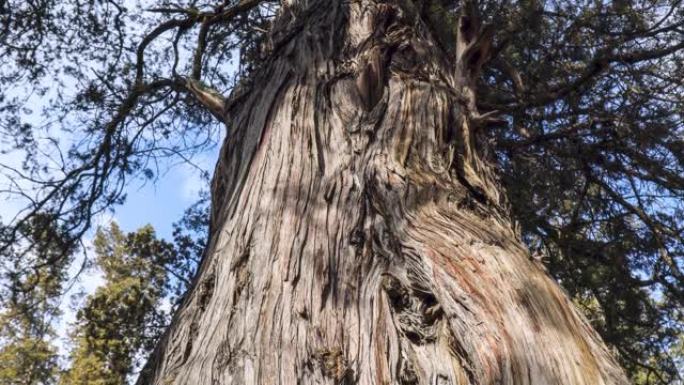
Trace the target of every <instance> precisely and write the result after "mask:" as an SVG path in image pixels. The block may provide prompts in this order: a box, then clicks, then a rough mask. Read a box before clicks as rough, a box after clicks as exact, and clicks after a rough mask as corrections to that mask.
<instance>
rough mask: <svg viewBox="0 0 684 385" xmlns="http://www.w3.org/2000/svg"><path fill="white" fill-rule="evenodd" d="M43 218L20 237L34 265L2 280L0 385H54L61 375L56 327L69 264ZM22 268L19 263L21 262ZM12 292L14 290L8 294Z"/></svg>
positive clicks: (23, 227)
mask: <svg viewBox="0 0 684 385" xmlns="http://www.w3.org/2000/svg"><path fill="white" fill-rule="evenodd" d="M48 220H49V219H48V218H44V217H41V216H37V217H35V218H33V220H32V221H31V222H30V224H25V225H24V226H22V228H21V229H20V231H21V232H22V234H23V235H24V236H25V238H26V239H27V240H29V241H30V244H31V246H30V255H31V257H32V259H31V262H32V264H31V265H25V266H15V267H16V268H17V270H14V271H18V270H20V271H22V270H23V273H22V274H7V275H3V276H2V280H3V281H4V282H10V283H11V284H9V285H6V286H4V289H3V290H2V291H1V293H2V297H3V298H4V300H5V301H4V304H3V305H4V306H3V308H2V310H1V311H0V383H1V384H3V385H52V384H55V383H56V380H57V378H58V377H57V375H58V371H59V363H58V359H59V357H58V352H57V347H56V346H55V345H54V344H53V342H52V341H53V340H54V337H55V330H54V325H53V323H54V322H55V321H56V319H57V317H58V316H59V315H60V309H59V305H60V303H59V294H60V293H61V290H62V287H63V285H64V282H65V280H66V278H67V274H66V268H67V267H68V263H69V260H68V259H64V258H61V252H62V251H63V250H64V248H65V247H68V246H66V245H65V244H64V243H63V242H64V240H63V239H61V238H60V237H59V234H58V233H59V232H58V231H55V229H52V228H50V226H46V224H45V223H44V222H42V221H48ZM18 262H19V261H18ZM7 288H9V289H7Z"/></svg>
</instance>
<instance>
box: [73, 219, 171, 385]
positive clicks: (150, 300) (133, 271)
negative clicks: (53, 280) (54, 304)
mask: <svg viewBox="0 0 684 385" xmlns="http://www.w3.org/2000/svg"><path fill="white" fill-rule="evenodd" d="M94 249H95V256H96V259H95V264H96V265H97V267H98V268H99V269H100V270H101V271H102V273H103V275H104V283H103V284H102V286H100V287H99V288H97V290H96V291H95V293H93V294H91V295H89V296H88V297H87V299H86V301H85V305H84V306H83V307H82V308H81V309H79V311H78V313H77V321H76V328H75V330H74V331H73V337H72V338H73V344H74V348H73V351H72V353H71V357H70V360H71V363H70V368H69V370H68V371H67V372H66V373H65V374H64V375H63V377H62V379H61V381H60V384H62V385H77V384H79V385H80V384H82V385H86V384H97V385H123V384H126V383H127V379H128V377H129V375H131V374H132V373H133V369H134V364H135V362H136V359H137V358H138V357H139V356H140V355H141V354H145V353H146V352H149V351H150V350H151V348H152V347H153V346H154V343H155V342H156V341H157V339H158V338H159V336H160V334H161V333H162V331H163V329H164V327H165V326H166V325H167V322H168V317H169V314H168V309H167V310H165V309H164V307H163V306H162V305H163V300H164V297H165V294H166V293H165V289H166V287H167V281H168V277H167V275H166V271H165V270H164V267H165V266H166V264H167V263H168V260H170V259H171V256H172V254H173V253H174V250H173V246H172V245H170V244H168V243H166V242H163V241H160V240H157V239H156V236H155V233H154V230H153V229H152V227H150V226H146V227H143V228H141V229H139V230H138V231H136V232H133V233H129V234H124V233H123V232H122V231H121V229H120V228H119V226H118V225H117V224H116V223H112V224H111V225H110V227H109V228H107V229H99V230H98V231H97V234H96V236H95V240H94Z"/></svg>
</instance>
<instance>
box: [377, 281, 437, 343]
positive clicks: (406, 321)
mask: <svg viewBox="0 0 684 385" xmlns="http://www.w3.org/2000/svg"><path fill="white" fill-rule="evenodd" d="M382 288H383V290H384V291H385V293H386V294H387V298H388V299H389V301H390V307H391V309H392V312H393V313H394V317H395V321H396V323H397V325H398V326H399V330H400V331H401V332H402V334H403V335H404V336H405V337H406V338H407V339H408V340H409V341H411V342H412V343H413V344H415V345H423V344H426V343H429V342H433V341H435V340H436V339H437V338H438V336H439V335H438V334H439V327H438V326H439V324H440V323H439V321H440V320H441V319H442V316H443V315H444V311H443V310H442V306H441V305H440V304H439V302H438V301H437V298H436V297H435V296H434V294H432V293H431V292H430V291H429V290H426V289H423V288H417V287H414V288H406V287H405V286H404V285H403V284H402V283H401V281H400V280H399V279H397V278H396V277H394V276H392V275H389V274H387V275H385V276H383V279H382Z"/></svg>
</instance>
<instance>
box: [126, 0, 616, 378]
mask: <svg viewBox="0 0 684 385" xmlns="http://www.w3.org/2000/svg"><path fill="white" fill-rule="evenodd" d="M411 4H414V3H413V2H410V1H405V2H402V1H379V0H378V1H371V0H364V1H338V0H318V1H316V0H308V1H305V0H296V1H295V0H291V1H289V2H288V4H286V5H284V6H283V8H282V10H281V12H280V16H279V18H278V19H277V21H276V22H275V24H274V26H273V28H274V31H273V34H272V42H271V43H272V47H271V54H270V57H269V59H267V61H266V62H265V63H263V66H262V68H261V69H260V70H259V72H258V73H257V74H256V75H255V76H254V79H253V81H252V86H251V88H250V89H249V90H248V91H247V92H246V93H244V94H243V95H242V96H240V101H239V103H236V104H234V107H231V108H230V109H229V110H226V111H225V112H224V114H225V116H226V119H227V122H228V123H229V126H230V128H231V134H230V135H229V137H228V139H227V140H226V143H225V144H224V146H223V150H222V154H221V158H220V159H219V161H218V164H217V170H216V173H215V176H214V182H213V191H212V193H213V205H214V211H213V214H212V215H213V217H212V231H211V240H210V246H209V248H208V250H207V254H206V256H205V259H204V261H203V263H202V266H201V269H200V272H199V275H198V277H197V281H196V284H195V286H194V288H193V289H192V290H191V292H190V293H189V294H188V296H187V298H186V300H185V302H184V304H183V305H182V307H181V309H180V310H179V312H178V314H176V317H175V318H174V322H173V325H172V327H171V328H170V330H169V332H168V333H167V335H166V337H165V338H164V339H163V341H162V343H161V344H160V345H159V347H158V349H157V351H156V352H155V354H154V355H153V357H152V358H151V359H150V362H149V363H148V365H147V367H146V368H145V370H144V371H143V373H142V375H141V377H140V380H139V384H155V385H170V384H179V385H180V384H184V385H204V384H207V385H209V384H212V385H224V384H293V385H294V384H343V383H344V384H378V385H381V384H516V385H519V384H538V385H552V384H564V385H567V384H576V385H580V384H586V385H600V384H626V383H627V381H626V379H625V377H624V375H623V374H622V372H621V370H620V369H619V367H618V365H617V364H616V363H615V361H614V359H613V358H612V357H611V354H610V353H609V352H608V350H607V349H606V347H605V346H604V344H603V343H602V342H601V340H600V338H599V337H598V336H597V334H596V333H595V332H594V331H593V330H592V328H591V327H590V326H589V325H588V323H587V322H586V320H585V319H584V318H583V317H582V316H581V315H580V314H579V313H578V311H577V310H576V309H575V308H574V307H573V306H572V304H571V303H570V302H569V300H568V298H567V297H566V296H565V294H564V293H563V292H562V291H561V289H560V288H559V287H558V285H557V284H556V283H554V282H553V281H552V280H551V279H550V278H549V277H548V276H547V274H546V273H545V272H544V271H543V269H541V268H540V267H539V266H538V265H537V264H535V262H533V261H531V260H530V257H529V254H528V252H527V251H526V250H525V248H524V246H523V245H522V244H521V242H520V240H519V236H518V235H517V234H516V232H515V230H514V226H513V225H512V221H511V219H510V218H509V216H508V214H507V210H506V204H505V198H504V197H503V196H502V193H501V191H500V189H499V188H498V185H497V182H496V178H495V177H494V175H495V172H494V170H492V169H491V167H490V166H488V164H487V162H486V143H483V142H482V141H481V140H479V139H478V137H479V136H480V135H479V134H478V132H477V130H478V128H480V129H481V126H483V125H484V124H485V123H486V122H484V121H485V120H486V116H483V115H481V114H479V113H478V111H477V110H476V107H475V100H474V98H475V96H474V95H475V92H474V83H473V82H474V80H473V79H474V77H475V76H476V75H477V70H478V67H479V66H480V65H481V62H482V61H483V60H485V59H486V56H487V41H486V38H487V36H486V35H487V34H486V33H482V30H481V29H480V27H479V25H478V23H477V20H476V19H475V18H474V17H473V16H474V15H469V14H467V13H466V14H465V15H464V16H463V17H462V18H461V20H460V26H459V27H460V28H459V31H460V32H459V34H458V36H457V46H456V54H455V56H452V57H449V55H447V54H446V53H445V51H444V50H443V49H442V48H441V47H440V46H439V45H438V43H437V42H436V41H435V40H434V38H433V36H432V34H431V28H429V26H427V25H426V24H425V23H424V22H422V21H421V20H420V18H419V14H418V10H416V9H414V8H413V6H411ZM236 97H237V96H236Z"/></svg>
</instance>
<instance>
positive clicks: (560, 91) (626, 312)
mask: <svg viewBox="0 0 684 385" xmlns="http://www.w3.org/2000/svg"><path fill="white" fill-rule="evenodd" d="M396 1H397V2H399V3H402V6H403V9H405V10H406V12H407V13H412V14H413V17H415V18H416V20H417V21H416V22H420V23H425V24H426V25H427V26H428V27H429V28H430V30H431V31H433V33H434V36H435V39H436V41H437V42H438V43H439V44H440V45H441V49H443V50H444V51H445V52H446V53H447V54H449V53H450V52H453V50H455V49H456V47H455V43H454V36H455V28H457V23H456V21H455V20H456V16H457V15H458V14H459V13H460V12H462V11H463V9H464V8H466V7H469V8H470V10H469V12H475V13H477V14H479V18H480V19H481V20H482V25H481V26H477V28H479V29H480V30H482V31H483V32H484V33H483V34H482V36H484V37H485V38H487V39H488V41H487V42H486V44H485V45H486V46H487V47H488V49H487V50H486V51H485V52H486V55H485V57H478V58H473V60H478V61H481V63H482V72H481V75H480V77H479V79H478V89H477V92H478V101H479V103H480V105H478V108H479V110H480V111H481V112H482V118H481V121H480V122H479V123H480V127H479V128H478V133H477V134H478V140H479V141H480V144H481V146H482V148H483V149H486V150H487V151H488V157H489V160H490V161H491V162H492V163H494V164H497V165H498V166H499V167H498V170H499V178H500V181H501V183H502V185H503V186H504V188H505V190H506V192H507V202H506V205H507V206H508V207H510V211H511V213H512V215H513V217H514V218H515V220H516V221H517V223H518V224H519V231H520V234H521V236H522V238H523V239H524V240H525V242H526V243H527V244H528V245H529V246H530V248H531V250H532V258H535V259H537V260H539V262H540V263H541V264H543V266H545V268H547V269H548V271H549V273H550V274H551V275H552V276H554V277H555V278H556V279H557V280H558V281H559V282H560V283H561V285H562V286H563V287H564V288H565V289H566V290H567V292H568V293H569V294H570V296H571V297H572V298H573V299H574V300H575V302H576V304H577V305H578V306H579V307H580V308H581V309H582V310H583V311H584V312H585V313H586V314H587V315H588V317H589V318H590V320H591V321H592V323H593V324H594V326H595V327H596V328H597V330H598V331H599V332H600V334H601V335H602V336H603V338H604V339H605V340H606V342H607V343H608V344H610V345H611V346H613V347H614V348H615V349H616V351H617V352H618V355H619V357H620V359H621V361H622V363H623V365H624V366H625V368H626V369H627V370H628V371H629V372H630V374H631V375H632V377H633V378H634V379H635V381H636V382H637V383H640V384H667V383H673V382H674V381H682V378H681V371H682V368H683V365H684V364H683V360H684V355H683V353H682V350H683V347H682V346H683V343H682V339H683V338H684V337H683V333H682V328H683V327H684V315H683V314H682V308H683V307H684V306H683V305H684V271H683V270H684V242H683V239H682V237H683V236H684V199H683V198H684V123H683V120H682V112H683V111H684V80H682V79H684V5H682V2H681V1H679V0H614V1H589V0H576V1H560V0H546V1H544V0H510V1H508V0H480V1H463V2H459V1H455V0H454V1H446V0H430V1H412V0H396ZM278 12H289V13H290V14H291V15H292V17H290V18H284V19H282V20H287V21H286V22H290V23H294V24H295V25H297V23H305V22H306V15H303V14H300V11H299V10H298V9H297V8H296V7H294V6H293V7H285V8H281V6H280V3H279V2H275V1H264V0H262V1H260V0H239V1H235V0H225V1H218V0H214V1H209V0H178V1H170V0H156V1H141V2H133V1H123V0H98V1H96V0H66V1H55V0H33V1H24V0H21V1H20V0H5V1H0V64H1V65H0V85H1V86H2V87H0V150H1V151H2V152H3V154H6V155H5V157H4V158H0V159H3V160H0V170H1V171H0V172H2V174H3V176H4V180H3V185H2V186H1V187H0V194H2V196H3V197H5V198H7V199H10V200H15V201H19V202H21V203H23V204H25V205H24V206H23V208H22V209H20V210H18V211H17V213H16V216H13V217H8V218H2V223H1V225H0V255H1V256H2V274H3V275H2V279H1V281H2V284H3V289H2V291H1V293H0V294H1V297H0V299H1V300H2V302H3V305H4V307H5V309H7V310H6V312H5V313H7V314H15V312H14V310H12V309H14V308H17V307H26V306H28V305H25V304H24V302H25V301H29V302H36V303H42V304H43V305H40V306H42V310H41V311H42V312H43V313H44V312H46V311H47V312H48V313H54V314H56V310H54V309H51V308H50V306H52V307H54V306H53V305H50V304H51V303H52V302H50V301H52V299H53V298H55V296H57V295H59V293H60V292H61V290H62V289H63V288H62V286H63V284H64V282H66V280H67V279H68V277H66V275H65V266H68V265H69V264H70V263H71V262H72V261H73V255H74V253H75V252H76V250H78V249H79V247H80V241H81V239H82V238H83V236H84V234H86V232H87V231H88V230H89V229H91V227H92V226H93V223H94V218H95V217H96V216H97V215H98V214H100V213H102V212H104V211H107V210H111V209H114V208H115V207H116V206H117V205H119V204H120V203H122V202H123V201H124V200H125V199H126V194H127V189H126V188H127V186H129V184H130V182H131V181H134V180H140V179H147V180H154V179H156V178H157V176H158V175H159V174H160V173H161V172H162V171H163V170H165V169H166V168H168V167H171V166H172V165H173V164H175V163H177V162H178V161H184V162H192V156H193V154H197V153H199V152H201V151H203V150H205V149H206V148H208V146H210V145H212V144H214V142H215V141H216V140H217V138H218V135H217V132H219V131H220V130H222V129H224V128H223V125H224V123H225V130H226V135H228V136H230V121H227V122H222V121H220V120H218V119H216V118H215V117H216V116H217V115H220V114H217V109H223V111H227V112H228V113H229V112H230V109H231V106H232V105H235V104H236V103H240V99H241V96H243V95H244V93H245V90H248V89H249V88H250V87H251V84H252V82H253V80H254V79H255V78H257V77H258V76H260V74H259V68H260V65H261V64H262V63H264V62H265V61H268V60H269V57H272V56H273V55H278V54H279V49H278V48H279V47H278V42H279V41H282V39H286V38H287V37H282V36H272V34H270V33H269V30H270V29H271V24H272V23H273V22H274V20H275V19H274V17H275V15H276V14H277V13H278ZM4 159H7V161H5V160H4ZM10 159H11V160H10ZM117 237H118V236H117ZM186 241H188V243H186V244H185V245H186V248H185V249H184V250H185V251H183V252H180V253H179V254H178V255H181V256H182V255H186V256H189V255H195V256H196V255H198V254H197V253H195V252H194V251H193V252H192V253H190V252H189V248H192V247H194V246H192V245H193V244H192V243H191V242H189V241H190V239H186ZM179 244H181V245H182V244H183V243H182V242H181V243H179ZM46 245H51V246H50V247H46ZM181 249H182V247H181V248H180V249H176V251H178V250H181ZM195 251H196V250H195ZM183 253H185V254H183ZM162 254H163V253H162ZM155 258H161V256H160V255H158V253H156V252H154V253H147V254H144V259H146V260H148V259H149V260H155ZM176 260H177V261H181V260H182V258H178V259H176ZM145 263H147V262H145ZM177 263H178V264H180V265H182V264H183V262H177ZM46 269H52V270H54V272H50V273H49V275H50V277H55V278H51V283H50V284H49V285H47V284H46V285H44V286H45V287H44V288H41V289H40V290H27V289H26V287H27V285H29V286H30V287H34V286H35V287H42V286H41V284H40V282H42V281H41V279H43V278H41V277H44V276H46V275H45V274H47V273H46V272H45V271H46ZM160 274H161V275H160V276H159V277H160V278H159V279H161V280H163V279H167V278H164V274H162V273H161V272H160ZM36 282H38V283H36ZM103 290H104V289H103ZM29 292H30V293H32V294H31V295H30V296H29V295H28V294H27V293H29ZM96 296H97V294H96ZM24 297H26V298H28V297H31V298H28V299H23V298H24ZM102 300H104V299H102ZM92 301H97V300H96V299H93V300H92ZM5 313H3V314H5ZM17 314H18V313H17ZM22 314H25V315H22V316H21V317H24V318H25V319H26V321H23V320H21V318H17V317H19V316H18V315H17V316H16V317H14V318H13V320H12V321H2V320H0V322H6V323H7V325H10V326H11V325H20V324H21V325H24V326H11V329H12V332H11V333H12V335H16V336H18V335H21V336H22V337H21V338H23V339H21V338H20V339H17V340H16V341H26V339H27V338H34V334H35V333H34V332H33V331H30V330H29V329H32V328H37V329H40V333H46V332H48V331H49V330H48V329H49V327H48V326H47V324H45V322H43V321H35V320H33V314H36V313H35V309H34V307H31V308H30V309H27V310H26V311H22ZM83 314H85V313H83ZM29 315H30V316H31V317H30V319H29V318H26V317H29ZM85 319H86V318H83V320H85ZM83 322H85V321H83ZM40 325H43V326H40ZM0 326H2V325H0ZM10 326H7V327H6V328H5V329H7V328H10ZM8 330H9V329H8ZM32 333H33V334H32ZM4 338H5V337H4V335H3V337H2V338H0V341H2V342H3V349H15V348H18V347H17V346H19V345H16V344H15V345H12V344H4V342H5V339H4ZM21 343H24V342H21ZM48 350H49V349H48ZM3 351H5V350H3ZM33 351H34V352H38V351H42V350H33ZM0 354H3V353H0ZM36 354H38V353H36ZM3 362H4V361H3ZM45 362H46V363H48V362H49V361H48V360H46V361H45ZM48 366H49V365H48ZM11 370H13V369H5V367H2V366H0V376H2V375H4V373H6V372H7V373H10V371H11ZM45 370H46V371H51V370H53V369H51V367H47V366H46V368H45Z"/></svg>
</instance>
